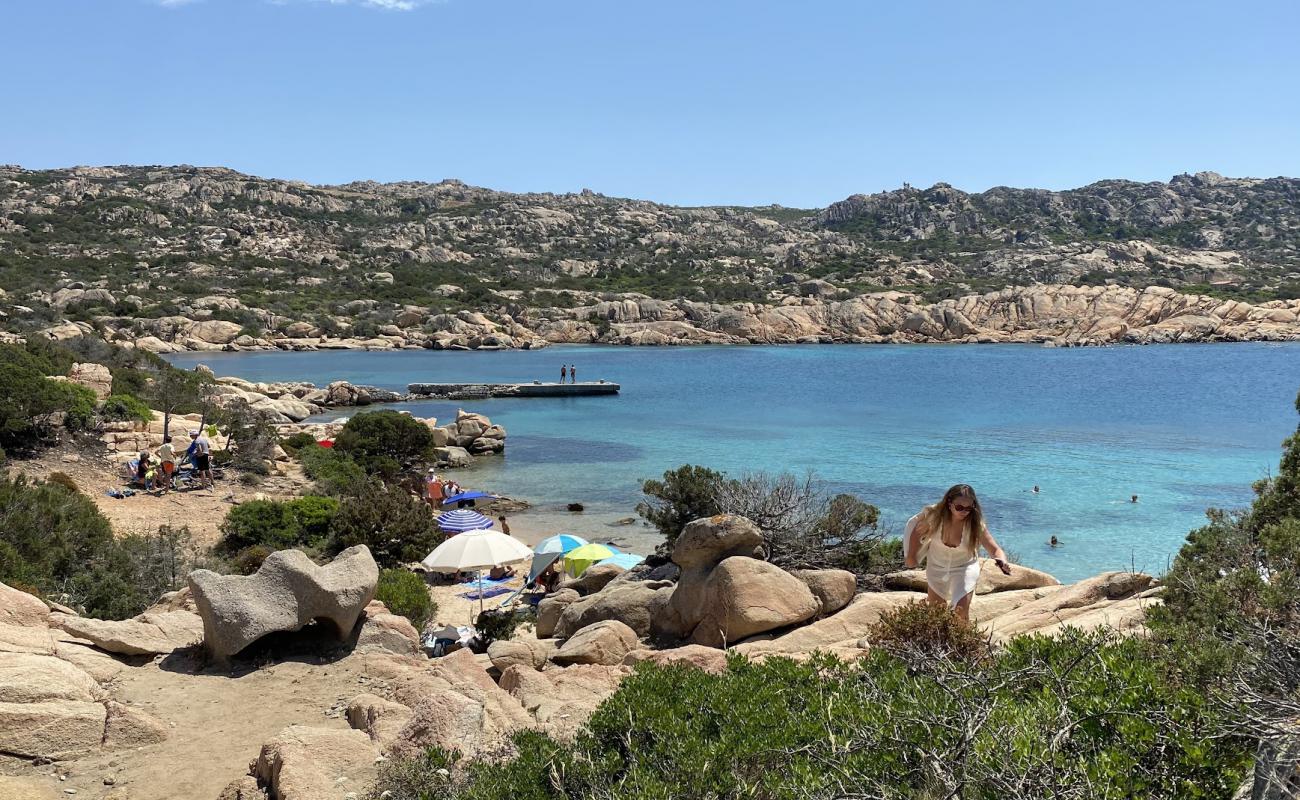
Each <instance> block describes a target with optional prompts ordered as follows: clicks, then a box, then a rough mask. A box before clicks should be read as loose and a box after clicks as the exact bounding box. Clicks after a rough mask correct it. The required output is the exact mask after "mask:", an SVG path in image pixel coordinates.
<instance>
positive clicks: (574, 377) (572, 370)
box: [569, 364, 578, 383]
mask: <svg viewBox="0 0 1300 800" xmlns="http://www.w3.org/2000/svg"><path fill="white" fill-rule="evenodd" d="M577 382H578V368H577V366H575V365H573V364H570V365H569V383H577Z"/></svg>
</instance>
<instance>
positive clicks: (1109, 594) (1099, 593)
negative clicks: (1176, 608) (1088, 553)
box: [985, 572, 1159, 639]
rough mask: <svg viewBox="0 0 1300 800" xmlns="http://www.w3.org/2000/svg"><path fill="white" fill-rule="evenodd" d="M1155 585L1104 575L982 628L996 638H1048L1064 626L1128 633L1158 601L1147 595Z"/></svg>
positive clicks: (1134, 576) (1138, 576) (1126, 575)
mask: <svg viewBox="0 0 1300 800" xmlns="http://www.w3.org/2000/svg"><path fill="white" fill-rule="evenodd" d="M1155 586H1156V580H1155V579H1154V578H1152V577H1151V576H1150V575H1144V574H1142V573H1140V572H1106V573H1103V574H1101V575H1098V576H1096V577H1093V578H1089V579H1087V580H1083V581H1079V582H1078V583H1074V584H1070V585H1069V586H1064V587H1062V588H1060V589H1059V590H1057V591H1054V592H1052V593H1050V594H1048V595H1046V596H1044V597H1041V598H1039V599H1036V600H1032V601H1030V602H1028V603H1024V604H1023V605H1020V606H1018V607H1016V608H1014V609H1012V610H1010V611H1007V612H1005V613H1003V614H1001V615H999V616H997V617H994V618H992V619H989V620H988V621H987V622H986V623H985V628H986V629H987V630H989V631H991V632H992V634H993V636H994V638H996V639H1007V638H1010V637H1012V636H1015V635H1017V634H1021V633H1031V632H1032V633H1042V634H1046V635H1051V634H1053V633H1055V632H1057V631H1059V630H1060V629H1061V628H1062V627H1064V626H1066V625H1071V626H1074V627H1078V628H1083V629H1088V628H1093V627H1097V626H1098V625H1110V626H1111V627H1114V628H1116V629H1117V630H1120V631H1129V630H1132V629H1134V628H1136V627H1138V626H1140V625H1141V623H1142V620H1143V618H1144V616H1145V608H1146V607H1148V606H1150V605H1151V604H1152V603H1153V602H1159V601H1158V599H1157V598H1155V596H1154V594H1153V593H1149V592H1150V590H1152V589H1153V588H1154V587H1155Z"/></svg>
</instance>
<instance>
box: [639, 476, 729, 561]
mask: <svg viewBox="0 0 1300 800" xmlns="http://www.w3.org/2000/svg"><path fill="white" fill-rule="evenodd" d="M723 481H724V477H723V474H722V473H721V472H715V471H714V470H711V469H709V468H708V467H697V466H693V465H691V464H683V465H682V466H680V467H678V468H677V469H673V470H668V471H667V472H665V473H664V477H663V480H654V479H650V480H647V481H644V482H643V483H642V484H641V491H642V493H644V494H645V496H646V499H645V500H644V501H643V502H641V503H638V504H637V507H636V511H637V513H638V514H640V515H641V516H642V517H645V519H646V520H647V521H649V522H650V524H652V525H654V526H655V527H656V528H658V529H659V532H660V533H662V534H663V535H664V539H666V540H667V542H668V544H670V545H671V544H672V543H673V542H674V541H676V540H677V534H679V533H681V532H682V528H684V527H685V526H686V523H688V522H690V521H691V520H695V519H699V518H701V517H711V516H713V515H714V514H717V513H719V512H720V511H721V510H722V509H721V507H720V506H719V505H718V488H719V487H720V486H721V485H722V483H723Z"/></svg>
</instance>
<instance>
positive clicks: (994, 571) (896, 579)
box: [885, 558, 1061, 595]
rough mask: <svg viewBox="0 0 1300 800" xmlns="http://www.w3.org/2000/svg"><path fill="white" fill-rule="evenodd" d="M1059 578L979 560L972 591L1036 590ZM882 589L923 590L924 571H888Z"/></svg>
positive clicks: (1030, 569) (983, 559)
mask: <svg viewBox="0 0 1300 800" xmlns="http://www.w3.org/2000/svg"><path fill="white" fill-rule="evenodd" d="M1060 583H1061V582H1060V581H1058V580H1057V579H1056V578H1054V577H1053V576H1051V575H1048V574H1047V573H1046V572H1042V571H1040V570H1036V569H1032V568H1030V567H1024V566H1021V565H1020V564H1012V565H1011V574H1010V575H1003V574H1002V570H1000V569H998V567H997V565H996V564H994V563H993V560H992V559H988V558H981V559H980V577H979V582H978V583H976V584H975V594H977V595H981V594H990V593H992V592H1007V591H1014V590H1016V589H1038V588H1041V587H1043V586H1059V585H1060ZM885 588H887V589H893V590H900V591H913V592H924V591H925V590H926V585H925V570H924V569H909V570H903V571H901V572H891V573H890V574H888V575H886V576H885Z"/></svg>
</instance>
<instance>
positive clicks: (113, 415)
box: [99, 394, 153, 422]
mask: <svg viewBox="0 0 1300 800" xmlns="http://www.w3.org/2000/svg"><path fill="white" fill-rule="evenodd" d="M99 415H100V416H101V417H103V418H104V419H105V420H109V421H114V422H117V421H126V420H131V421H135V422H149V421H151V420H153V411H151V410H150V409H149V405H148V404H147V403H145V402H144V401H143V400H141V399H139V398H138V397H134V396H132V395H129V394H110V395H109V396H108V397H106V398H104V403H103V405H101V406H100V407H99Z"/></svg>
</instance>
